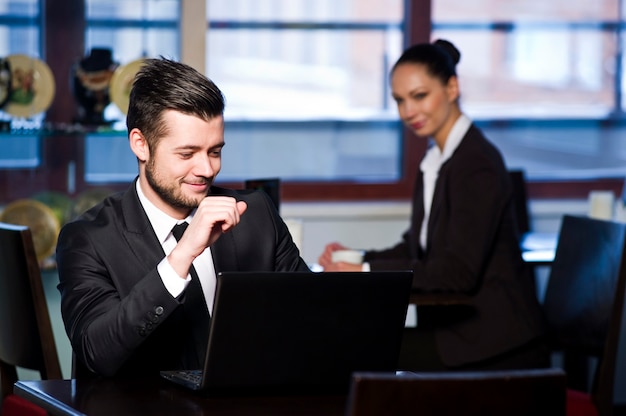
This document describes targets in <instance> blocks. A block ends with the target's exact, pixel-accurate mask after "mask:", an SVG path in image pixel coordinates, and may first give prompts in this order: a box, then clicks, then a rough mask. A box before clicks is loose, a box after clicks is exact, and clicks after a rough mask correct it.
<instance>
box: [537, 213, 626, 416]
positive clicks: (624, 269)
mask: <svg viewBox="0 0 626 416" xmlns="http://www.w3.org/2000/svg"><path fill="white" fill-rule="evenodd" d="M625 242H626V224H623V223H617V222H612V221H604V220H598V219H592V218H587V217H575V216H570V215H566V216H564V217H563V221H562V224H561V230H560V233H559V240H558V245H557V249H556V254H555V258H554V262H553V264H552V268H551V271H550V277H549V280H548V285H547V288H546V295H545V299H544V305H543V306H544V310H545V314H546V318H547V321H548V325H549V331H550V332H549V333H550V338H551V341H552V345H553V346H554V348H555V349H556V350H559V351H562V352H563V354H564V357H565V360H564V366H565V370H566V372H567V374H568V385H569V386H570V387H572V388H575V389H577V390H582V391H585V392H589V393H590V394H591V397H592V400H593V402H594V404H595V405H596V408H597V409H598V411H599V414H601V415H605V414H611V409H612V407H613V390H614V385H615V366H616V363H617V352H618V343H619V337H620V330H621V323H622V320H623V319H624V316H623V315H624V291H625V289H626V255H625V249H626V244H625ZM587 357H594V358H596V359H598V361H597V365H596V366H595V371H594V373H593V374H592V377H588V375H587V374H586V372H585V371H583V372H582V373H578V374H577V373H576V368H575V367H574V366H570V362H571V363H578V364H580V363H581V359H582V360H583V362H584V364H585V365H584V366H583V368H584V369H587V368H589V367H590V366H589V365H588V363H589V360H588V358H587ZM568 360H569V361H568ZM592 367H593V366H592ZM581 376H582V378H581ZM589 379H591V381H592V382H591V383H589V382H588V381H589Z"/></svg>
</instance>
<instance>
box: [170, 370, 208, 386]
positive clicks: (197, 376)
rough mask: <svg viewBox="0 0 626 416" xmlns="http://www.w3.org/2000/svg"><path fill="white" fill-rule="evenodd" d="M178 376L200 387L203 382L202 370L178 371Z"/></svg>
mask: <svg viewBox="0 0 626 416" xmlns="http://www.w3.org/2000/svg"><path fill="white" fill-rule="evenodd" d="M176 376H177V377H178V378H180V379H183V380H186V381H189V382H191V383H193V384H197V385H200V383H201V382H202V370H181V371H176Z"/></svg>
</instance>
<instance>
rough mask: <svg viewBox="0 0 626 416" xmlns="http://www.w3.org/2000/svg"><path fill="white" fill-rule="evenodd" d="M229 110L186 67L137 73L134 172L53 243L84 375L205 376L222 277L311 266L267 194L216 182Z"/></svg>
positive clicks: (132, 115)
mask: <svg viewBox="0 0 626 416" xmlns="http://www.w3.org/2000/svg"><path fill="white" fill-rule="evenodd" d="M223 111H224V98H223V96H222V93H221V91H220V90H219V89H218V87H217V86H216V85H215V84H214V83H213V82H211V81H210V80H209V79H207V78H206V77H205V76H203V75H201V74H200V73H198V72H197V71H195V70H194V69H192V68H191V67H189V66H187V65H184V64H182V63H178V62H174V61H172V60H168V59H164V58H161V59H148V60H146V62H145V63H144V65H143V66H142V68H141V70H140V71H139V73H138V74H137V76H136V78H135V81H134V84H133V87H132V90H131V94H130V104H129V108H128V115H127V120H126V124H127V127H128V136H129V142H130V148H131V150H132V151H133V153H134V154H135V156H136V157H137V160H138V165H139V176H138V177H137V179H136V180H135V181H134V182H133V184H132V186H130V188H129V189H128V190H127V191H126V192H124V193H123V194H117V195H113V196H111V197H108V198H107V199H105V200H104V201H103V202H102V203H100V204H99V205H97V206H95V207H94V208H92V209H90V210H89V211H88V212H86V213H85V214H83V215H82V216H81V217H80V218H78V219H77V220H76V221H73V222H71V223H69V224H67V225H65V226H64V227H63V229H62V230H61V233H60V235H59V240H58V245H57V262H58V269H59V278H60V283H59V286H58V287H59V290H60V292H61V310H62V315H63V320H64V323H65V328H66V331H67V334H68V336H69V339H70V341H71V344H72V347H73V350H74V353H75V355H76V358H77V360H78V361H77V363H76V364H77V365H78V366H80V367H81V368H86V369H87V370H88V371H90V372H91V373H95V374H100V375H105V376H146V375H157V374H158V371H159V370H165V369H185V368H199V367H200V366H201V363H202V360H203V359H204V348H206V340H207V339H206V337H207V334H208V322H209V311H211V308H212V302H213V296H214V291H215V280H216V278H215V276H216V273H219V272H221V271H233V270H242V271H245V270H259V271H293V270H301V271H308V270H309V269H308V267H307V266H306V264H305V262H304V261H303V260H302V258H301V257H300V255H299V252H298V249H297V247H296V245H295V244H294V242H293V241H292V239H291V236H290V234H289V231H288V229H287V227H286V225H285V223H284V222H283V221H282V219H281V218H280V216H279V215H278V212H277V211H276V209H275V208H274V206H273V205H272V202H271V201H270V199H269V198H268V197H267V195H265V194H263V193H262V192H258V191H257V192H254V191H234V190H228V189H222V188H218V187H215V186H213V181H214V180H215V177H216V176H217V174H218V172H219V171H220V168H221V152H222V148H223V146H224V144H225V142H224V118H223ZM177 225H178V226H179V227H176V228H177V229H178V228H180V227H181V226H182V227H183V228H182V229H181V230H180V231H179V232H178V233H177V232H176V231H174V229H175V226H177ZM187 226H188V227H187ZM184 227H187V228H186V231H185V228H184ZM183 231H184V233H183ZM181 234H182V236H181ZM198 283H201V285H198ZM196 295H197V297H196ZM198 299H199V301H197V300H198ZM236 324H237V323H236V322H233V325H236ZM83 371H84V370H83Z"/></svg>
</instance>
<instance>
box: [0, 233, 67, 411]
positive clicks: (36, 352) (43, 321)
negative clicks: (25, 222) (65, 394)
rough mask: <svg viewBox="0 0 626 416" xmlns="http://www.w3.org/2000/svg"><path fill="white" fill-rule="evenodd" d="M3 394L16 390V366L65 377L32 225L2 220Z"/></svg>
mask: <svg viewBox="0 0 626 416" xmlns="http://www.w3.org/2000/svg"><path fill="white" fill-rule="evenodd" d="M0 316H2V319H0V379H1V386H0V388H1V390H0V393H1V397H0V398H2V399H3V398H4V397H6V396H7V395H9V394H11V393H12V392H13V384H14V383H15V382H16V381H17V371H16V366H18V367H22V368H26V369H31V370H37V371H39V373H40V375H41V378H42V379H54V378H62V375H61V367H60V364H59V357H58V355H57V349H56V344H55V342H54V336H53V333H52V326H51V323H50V316H49V314H48V306H47V303H46V298H45V295H44V290H43V285H42V281H41V273H40V270H39V263H38V261H37V256H36V254H35V248H34V245H33V239H32V235H31V232H30V229H29V228H28V227H26V226H22V225H12V224H6V223H1V222H0Z"/></svg>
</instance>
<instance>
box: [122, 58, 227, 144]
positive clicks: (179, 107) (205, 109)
mask: <svg viewBox="0 0 626 416" xmlns="http://www.w3.org/2000/svg"><path fill="white" fill-rule="evenodd" d="M165 110H175V111H179V112H181V113H184V114H187V115H192V116H196V117H199V118H201V119H203V120H206V121H208V120H210V119H212V118H214V117H217V116H221V115H223V113H224V96H223V94H222V92H221V91H220V89H219V88H218V87H217V85H215V84H214V83H213V81H211V80H210V79H208V78H207V77H205V76H204V75H202V74H201V73H200V72H198V71H197V70H195V69H194V68H192V67H190V66H189V65H186V64H183V63H181V62H176V61H173V60H170V59H166V58H164V57H160V58H159V59H146V60H145V61H144V63H143V64H142V66H141V68H140V70H139V72H138V73H137V75H136V76H135V80H134V82H133V86H132V89H131V92H130V102H129V105H128V113H127V115H126V127H127V128H128V132H129V133H130V131H131V130H132V129H134V128H137V129H139V130H141V132H142V134H143V135H144V137H145V138H146V140H147V141H148V144H149V146H150V147H153V146H154V145H155V144H156V143H157V142H158V140H159V139H160V138H161V137H163V135H164V134H165V133H166V131H165V124H164V123H163V119H162V116H163V112H164V111H165Z"/></svg>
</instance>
